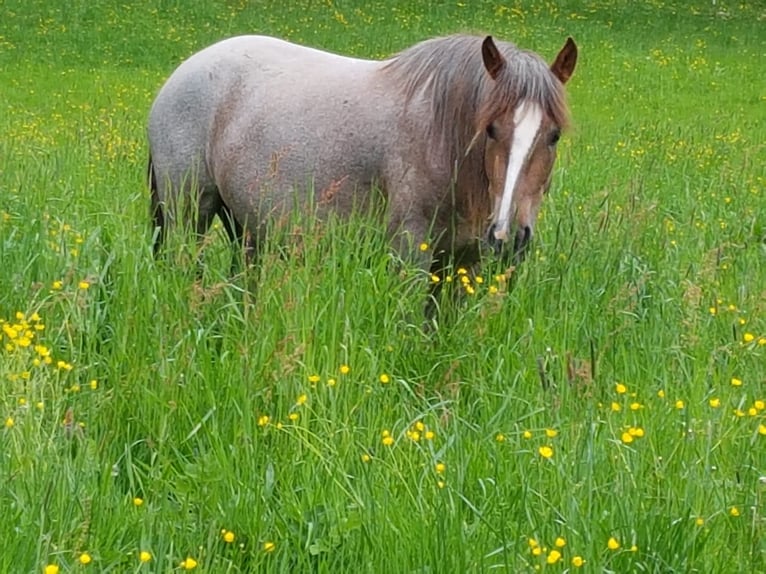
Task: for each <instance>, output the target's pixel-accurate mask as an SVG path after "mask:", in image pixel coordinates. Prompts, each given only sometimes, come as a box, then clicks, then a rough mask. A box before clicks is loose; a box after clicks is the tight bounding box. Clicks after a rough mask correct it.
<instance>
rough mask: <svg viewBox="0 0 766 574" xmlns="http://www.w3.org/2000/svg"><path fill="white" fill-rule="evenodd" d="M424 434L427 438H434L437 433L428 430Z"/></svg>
mask: <svg viewBox="0 0 766 574" xmlns="http://www.w3.org/2000/svg"><path fill="white" fill-rule="evenodd" d="M423 436H424V437H425V439H426V440H433V439H434V436H436V435H435V434H434V431H432V430H427V431H426V432H425V434H424V435H423Z"/></svg>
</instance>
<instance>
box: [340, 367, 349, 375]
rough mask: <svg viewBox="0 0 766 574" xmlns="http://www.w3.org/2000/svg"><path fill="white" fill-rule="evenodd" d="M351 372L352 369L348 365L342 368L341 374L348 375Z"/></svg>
mask: <svg viewBox="0 0 766 574" xmlns="http://www.w3.org/2000/svg"><path fill="white" fill-rule="evenodd" d="M350 372H351V367H349V366H348V365H341V366H340V374H341V375H348V374H349V373H350Z"/></svg>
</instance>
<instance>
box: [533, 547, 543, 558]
mask: <svg viewBox="0 0 766 574" xmlns="http://www.w3.org/2000/svg"><path fill="white" fill-rule="evenodd" d="M542 553H543V549H542V548H540V547H539V546H535V547H534V548H532V554H533V555H535V556H540V554H542Z"/></svg>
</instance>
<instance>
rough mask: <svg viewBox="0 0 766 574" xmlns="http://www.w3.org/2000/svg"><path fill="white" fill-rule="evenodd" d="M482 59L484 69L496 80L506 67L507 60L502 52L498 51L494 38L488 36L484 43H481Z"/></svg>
mask: <svg viewBox="0 0 766 574" xmlns="http://www.w3.org/2000/svg"><path fill="white" fill-rule="evenodd" d="M481 57H482V59H483V60H484V67H485V68H486V69H487V73H488V74H489V75H490V77H491V78H492V79H493V80H494V79H495V78H497V76H498V75H499V74H500V71H501V70H502V69H503V67H504V66H505V58H503V55H502V54H501V53H500V50H498V49H497V46H496V45H495V41H494V40H493V39H492V36H487V37H486V38H484V42H482V43H481Z"/></svg>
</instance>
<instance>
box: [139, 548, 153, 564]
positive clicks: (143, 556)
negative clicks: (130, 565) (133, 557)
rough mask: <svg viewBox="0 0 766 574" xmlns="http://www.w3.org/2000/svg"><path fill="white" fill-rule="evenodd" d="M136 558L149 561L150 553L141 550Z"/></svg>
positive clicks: (150, 558)
mask: <svg viewBox="0 0 766 574" xmlns="http://www.w3.org/2000/svg"><path fill="white" fill-rule="evenodd" d="M138 559H139V560H140V561H141V562H143V563H147V562H151V560H152V553H151V552H147V551H146V550H142V551H141V552H140V553H139V555H138Z"/></svg>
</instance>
